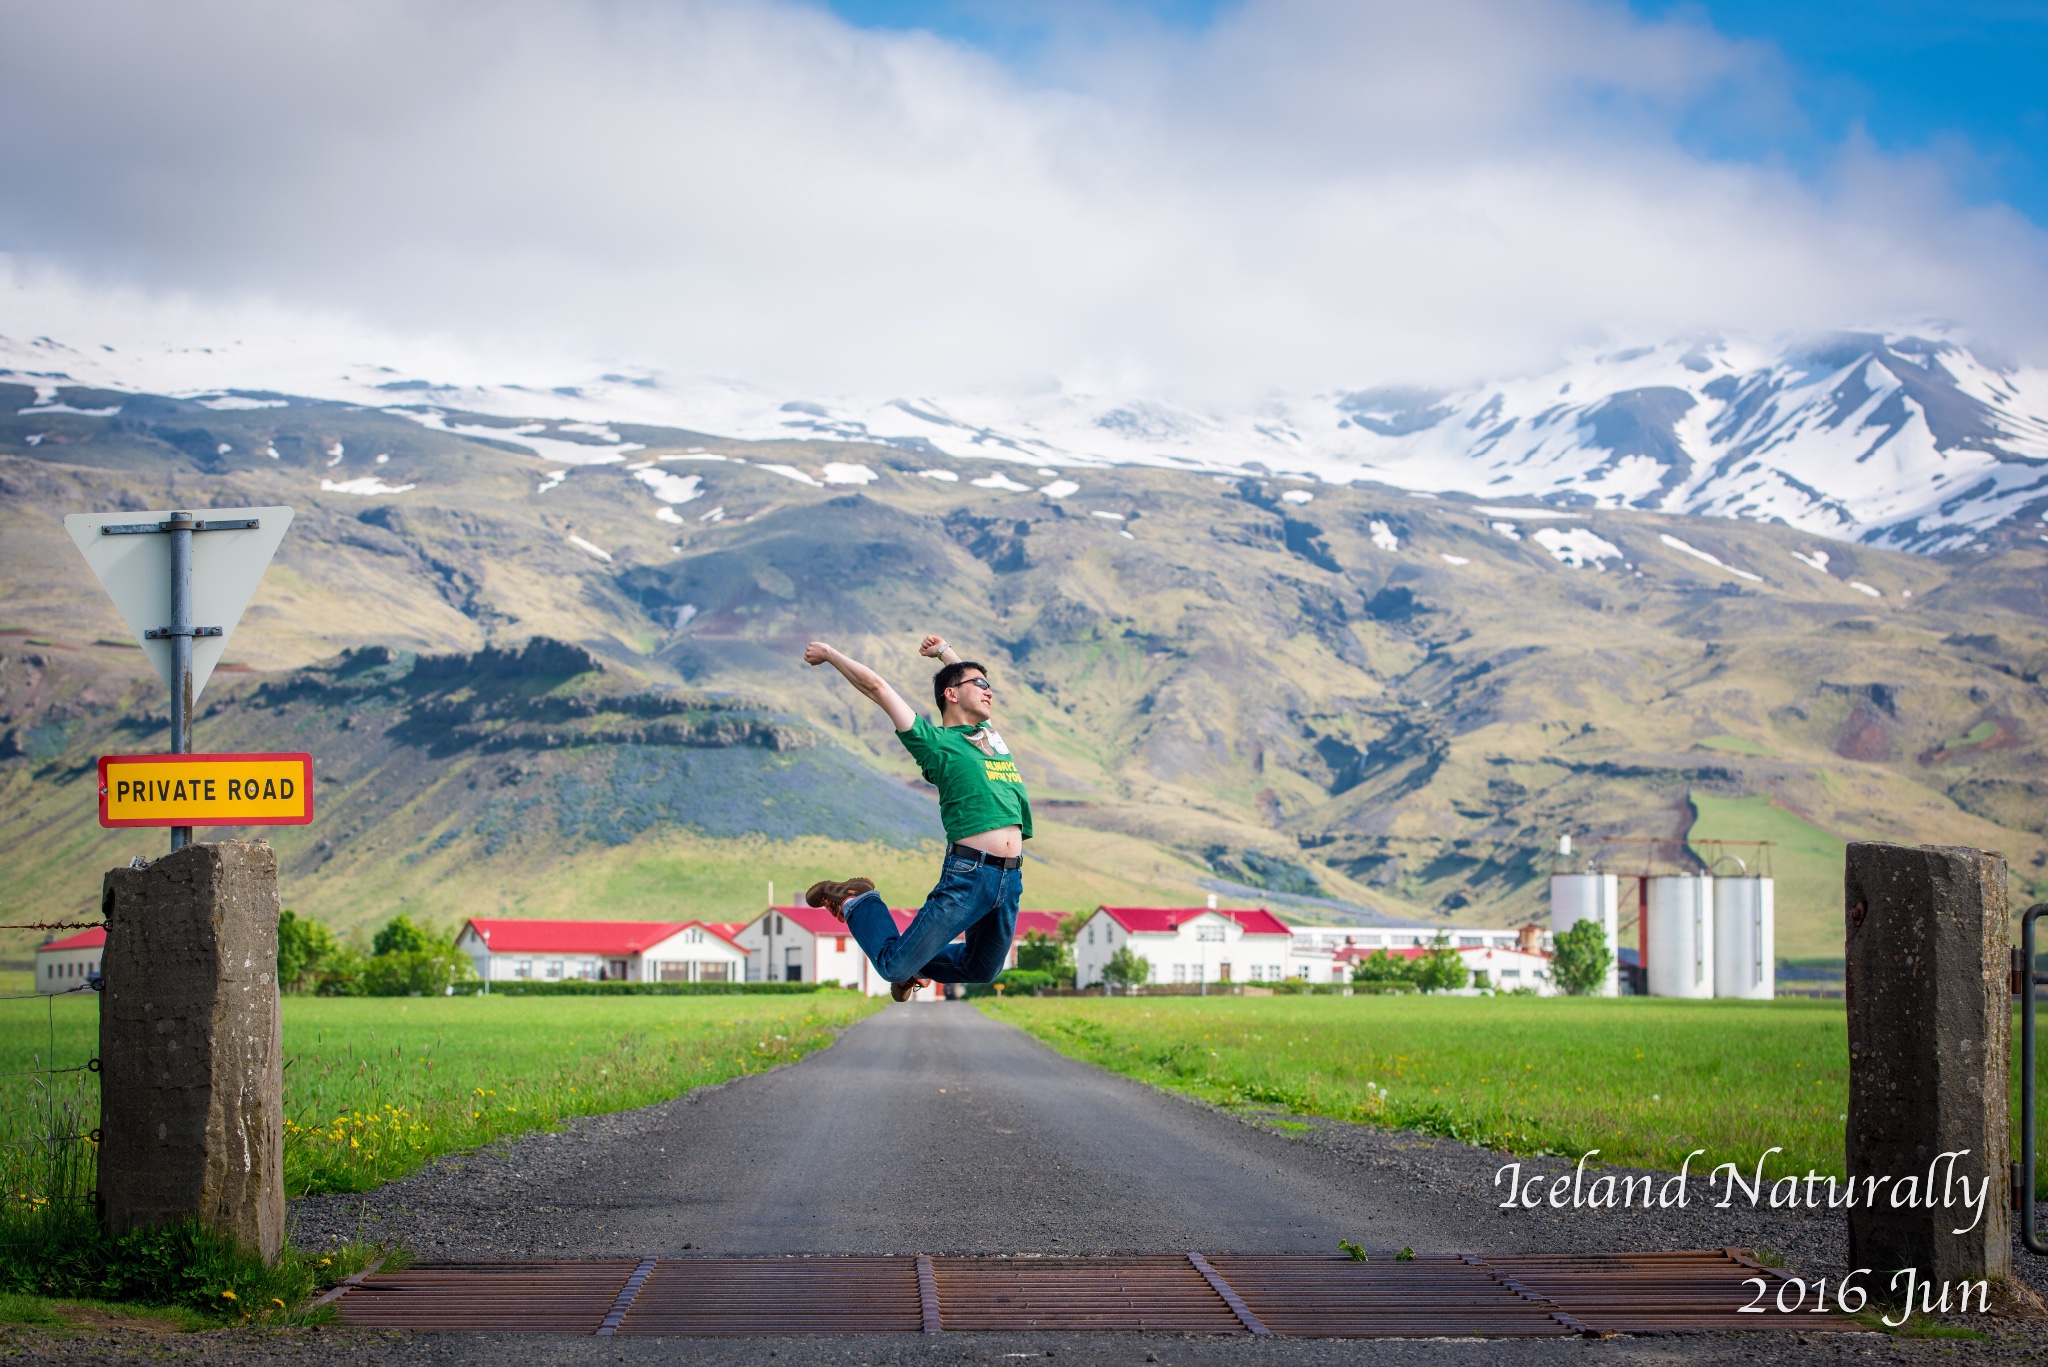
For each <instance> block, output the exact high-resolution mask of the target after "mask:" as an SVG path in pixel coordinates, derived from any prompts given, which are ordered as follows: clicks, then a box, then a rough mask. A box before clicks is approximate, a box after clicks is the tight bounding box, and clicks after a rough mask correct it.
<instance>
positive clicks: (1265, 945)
mask: <svg viewBox="0 0 2048 1367" xmlns="http://www.w3.org/2000/svg"><path fill="white" fill-rule="evenodd" d="M1126 945H1128V946H1130V949H1131V952H1132V953H1134V954H1137V955H1139V956H1141V957H1142V958H1144V959H1145V960H1146V961H1147V962H1148V963H1149V964H1150V965H1151V977H1150V978H1149V979H1148V981H1150V982H1154V983H1162V984H1164V983H1203V982H1211V983H1234V982H1235V983H1277V982H1279V981H1280V980H1281V979H1283V978H1287V977H1295V976H1300V970H1302V969H1304V968H1306V969H1307V970H1308V971H1309V972H1310V973H1311V974H1313V972H1314V970H1315V968H1316V967H1317V966H1319V964H1321V965H1327V964H1329V963H1331V962H1332V961H1331V960H1330V958H1329V957H1328V956H1327V955H1319V953H1318V951H1316V950H1315V949H1314V948H1313V947H1311V948H1307V949H1303V950H1299V951H1298V950H1297V949H1296V948H1295V944H1294V934H1293V932H1292V931H1291V930H1289V929H1288V927H1287V926H1286V925H1285V924H1284V923H1283V922H1282V921H1281V920H1280V918H1279V917H1277V916H1275V915H1274V914H1273V913H1272V912H1270V911H1267V910H1266V909H1265V908H1264V907H1259V908H1257V909H1255V910H1233V909H1230V908H1223V909H1218V908H1214V907H1097V908H1096V909H1095V910H1094V911H1093V912H1092V913H1090V915H1089V916H1088V918H1087V919H1086V920H1084V921H1083V922H1081V932H1080V934H1079V935H1078V936H1076V937H1075V940H1074V967H1075V970H1076V972H1075V978H1076V981H1077V982H1078V984H1079V985H1080V986H1082V987H1092V986H1094V985H1095V984H1096V983H1099V982H1102V981H1103V976H1102V975H1103V970H1104V969H1105V968H1107V967H1108V965H1109V960H1110V957H1111V956H1112V955H1114V954H1115V953H1116V952H1117V951H1118V950H1119V949H1122V948H1123V947H1124V946H1126ZM1328 971H1329V970H1328V968H1327V967H1326V968H1325V972H1326V973H1327V972H1328ZM1320 981H1324V982H1328V981H1330V979H1329V978H1328V977H1324V978H1322V979H1320Z"/></svg>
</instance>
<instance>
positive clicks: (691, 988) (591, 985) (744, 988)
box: [456, 978, 838, 997]
mask: <svg viewBox="0 0 2048 1367" xmlns="http://www.w3.org/2000/svg"><path fill="white" fill-rule="evenodd" d="M468 986H470V984H466V983H465V984H460V985H458V986H457V988H456V991H458V992H459V991H461V990H462V989H463V988H464V987H468ZM823 986H825V984H823V983H621V982H590V981H588V980H586V979H582V978H569V979H564V980H563V981H561V982H534V981H532V980H530V979H523V978H522V979H516V980H514V981H511V982H494V983H492V984H491V985H490V995H492V996H494V997H737V996H741V995H743V994H744V995H754V994H760V993H768V994H771V995H772V994H777V993H783V994H787V993H801V992H816V991H817V990H818V989H819V988H821V987H823ZM833 986H834V987H837V986H838V984H837V983H834V984H833ZM475 987H476V988H477V989H480V988H481V987H482V984H476V985H475Z"/></svg>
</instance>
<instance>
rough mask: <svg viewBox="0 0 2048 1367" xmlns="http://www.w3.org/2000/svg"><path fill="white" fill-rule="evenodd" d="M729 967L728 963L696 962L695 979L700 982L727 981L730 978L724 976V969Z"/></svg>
mask: <svg viewBox="0 0 2048 1367" xmlns="http://www.w3.org/2000/svg"><path fill="white" fill-rule="evenodd" d="M730 967H731V965H730V964H698V965H697V981H698V982H700V983H722V982H729V981H731V979H729V978H728V977H727V976H726V970H727V969H729V968H730Z"/></svg>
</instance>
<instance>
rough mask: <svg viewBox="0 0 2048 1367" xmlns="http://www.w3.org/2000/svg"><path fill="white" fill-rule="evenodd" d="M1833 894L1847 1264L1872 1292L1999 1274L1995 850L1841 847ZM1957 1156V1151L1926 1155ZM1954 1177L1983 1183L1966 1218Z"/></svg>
mask: <svg viewBox="0 0 2048 1367" xmlns="http://www.w3.org/2000/svg"><path fill="white" fill-rule="evenodd" d="M1842 895H1843V906H1844V911H1845V913H1846V915H1845V922H1846V923H1845V931H1846V945H1845V950H1846V958H1847V963H1846V965H1845V975H1844V976H1845V986H1846V988H1847V997H1848V1007H1849V1120H1848V1132H1847V1136H1846V1138H1847V1143H1848V1167H1849V1180H1850V1182H1851V1183H1852V1184H1853V1186H1854V1188H1855V1194H1856V1204H1855V1205H1854V1206H1853V1207H1852V1208H1851V1209H1850V1210H1849V1265H1850V1266H1851V1267H1868V1268H1874V1269H1876V1270H1877V1272H1878V1273H1879V1274H1880V1275H1879V1276H1878V1277H1877V1278H1876V1279H1875V1287H1876V1288H1877V1289H1878V1290H1879V1291H1880V1292H1881V1291H1882V1289H1883V1288H1884V1287H1885V1285H1886V1284H1887V1278H1888V1276H1889V1274H1890V1273H1891V1272H1892V1271H1894V1270H1896V1269H1899V1268H1906V1267H1910V1268H1915V1269H1917V1270H1918V1273H1919V1277H1920V1279H1921V1280H1922V1281H1932V1282H1943V1283H1952V1282H1955V1281H1957V1280H1964V1279H1967V1280H1972V1281H1974V1280H1976V1279H1978V1278H1982V1277H1991V1278H2006V1277H2010V1275H2011V1261H2012V1233H2011V1226H2010V1214H2009V1209H2008V1208H2009V1207H2010V1205H2011V1204H2012V1198H2011V1193H2010V1191H2008V1190H2007V1188H2008V1186H2009V1185H2010V1183H2011V1175H2010V1174H2011V1167H2010V1159H2011V1155H2010V1152H2009V1148H2010V1127H2011V1123H2012V1120H2011V1113H2010V1110H2009V1108H2008V1106H2007V1100H2006V1094H2007V1085H2006V1079H2007V1074H2008V1071H2009V1069H2010V1067H2011V1064H2010V1057H2011V1049H2012V998H2011V986H2010V974H2011V968H2012V960H2011V949H2010V941H2011V930H2010V927H2009V925H2008V917H2007V915H2006V904H2005V860H2004V858H2003V857H2001V856H1999V855H1996V854H1990V853H1987V852H1985V851H1982V850H1971V849H1960V848H1952V847H1946V846H1936V845H1922V846H1918V847H1913V846H1905V845H1887V844H1881V843H1878V842H1861V841H1859V842H1852V843H1851V844H1850V846H1849V852H1848V862H1847V868H1846V873H1845V877H1844V879H1843V894H1842ZM1958 1150H1967V1151H1968V1152H1967V1155H1966V1156H1964V1157H1960V1158H1953V1159H1944V1158H1943V1157H1942V1155H1943V1154H1953V1153H1955V1152H1956V1151H1958ZM1951 1169H1952V1171H1951ZM1965 1178H1967V1179H1968V1194H1969V1196H1970V1197H1973V1198H1974V1197H1976V1196H1977V1193H1978V1190H1979V1189H1978V1187H1977V1183H1978V1182H1979V1181H1983V1182H1986V1183H1988V1184H1989V1190H1988V1191H1987V1192H1985V1193H1984V1194H1983V1197H1982V1202H1981V1209H1982V1217H1981V1218H1978V1209H1979V1207H1978V1205H1977V1203H1976V1202H1975V1201H1974V1200H1973V1201H1972V1202H1971V1204H1970V1205H1969V1207H1968V1208H1965V1207H1964V1205H1963V1204H1962V1202H1963V1201H1964V1199H1965V1198H1964V1195H1963V1184H1962V1181H1961V1179H1965ZM1873 1181H1875V1189H1874V1193H1873V1192H1872V1183H1873ZM1873 1196H1874V1199H1873ZM1909 1198H1910V1199H1909ZM1944 1202H1946V1203H1947V1204H1944ZM1972 1225H1974V1227H1973V1228H1967V1227H1970V1226H1972ZM1966 1228H1967V1232H1964V1233H1956V1232H1954V1231H1957V1230H1964V1229H1966Z"/></svg>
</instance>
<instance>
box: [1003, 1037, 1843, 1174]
mask: <svg viewBox="0 0 2048 1367" xmlns="http://www.w3.org/2000/svg"><path fill="white" fill-rule="evenodd" d="M981 1009H982V1010H984V1011H986V1012H988V1013H989V1014H990V1015H991V1016H994V1017H996V1018H997V1019H999V1020H1005V1021H1009V1022H1011V1023H1012V1024H1014V1025H1017V1026H1019V1027H1021V1028H1023V1029H1025V1030H1028V1031H1030V1032H1031V1033H1032V1034H1033V1035H1036V1036H1037V1037H1038V1038H1039V1039H1041V1040H1044V1041H1045V1042H1046V1043H1047V1044H1049V1045H1051V1046H1052V1047H1053V1048H1055V1049H1057V1050H1059V1051H1060V1052H1061V1053H1064V1054H1066V1055H1068V1056H1070V1057H1073V1058H1078V1059H1083V1060H1086V1061H1087V1062H1090V1063H1096V1064H1100V1065H1102V1066H1104V1067H1107V1068H1111V1069H1114V1070H1115V1071H1117V1072H1120V1073H1124V1074H1127V1075H1129V1076H1131V1077H1134V1078H1137V1079H1139V1080H1140V1081H1143V1082H1148V1083H1152V1084H1154V1085H1157V1086H1161V1087H1166V1088H1170V1089H1172V1090H1175V1091H1180V1092H1185V1093H1188V1094H1189V1095H1192V1096H1197V1097H1201V1098H1203V1099H1205V1100H1209V1101H1215V1102H1220V1103H1223V1104H1226V1105H1249V1106H1267V1107H1276V1108H1279V1109H1281V1110H1285V1111H1290V1112H1293V1113H1295V1114H1299V1115H1317V1116H1328V1117H1331V1118H1334V1119H1339V1120H1349V1121H1362V1122H1366V1123H1371V1124H1376V1125H1386V1126H1390V1127H1398V1128H1404V1129H1415V1130H1420V1131H1422V1132H1424V1133H1428V1134H1437V1135H1443V1136H1445V1137H1448V1138H1456V1139H1461V1140H1465V1141H1467V1142H1471V1143H1477V1144H1486V1145H1490V1146H1492V1147H1496V1148H1501V1149H1505V1150H1508V1151H1510V1152H1513V1153H1521V1154H1567V1155H1572V1156H1576V1155H1578V1154H1580V1153H1583V1152H1585V1151H1586V1150H1588V1149H1598V1150H1600V1151H1601V1158H1600V1159H1599V1160H1595V1161H1605V1162H1609V1163H1620V1164H1630V1165H1641V1166H1645V1167H1658V1168H1675V1167H1677V1166H1678V1164H1679V1163H1680V1162H1681V1161H1682V1160H1683V1159H1684V1157H1685V1155H1686V1154H1687V1153H1688V1152H1690V1151H1691V1150H1693V1149H1705V1150H1707V1154H1706V1156H1705V1160H1704V1161H1705V1162H1706V1163H1708V1164H1712V1163H1719V1162H1722V1161H1724V1160H1736V1161H1739V1162H1741V1163H1742V1164H1743V1166H1744V1170H1745V1172H1747V1171H1748V1170H1750V1168H1751V1167H1753V1165H1754V1164H1755V1162H1756V1159H1757V1157H1758V1155H1759V1154H1761V1153H1762V1152H1763V1151H1764V1150H1765V1149H1768V1148H1770V1147H1772V1146H1774V1145H1779V1146H1783V1149H1784V1152H1783V1153H1781V1154H1778V1155H1776V1156H1774V1157H1773V1158H1772V1159H1771V1160H1770V1161H1769V1162H1767V1163H1766V1164H1765V1171H1766V1172H1767V1173H1773V1174H1777V1173H1786V1172H1798V1173H1804V1172H1806V1171H1807V1170H1808V1169H1809V1168H1811V1169H1813V1170H1815V1171H1818V1172H1821V1173H1835V1174H1840V1173H1841V1172H1842V1115H1843V1113H1844V1112H1845V1111H1846V1110H1847V1098H1848V1051H1847V1038H1846V1026H1845V1018H1844V1015H1843V1011H1842V1007H1841V1005H1840V1004H1839V1003H1832V1002H1805V1001H1778V1002H1732V1001H1731V1002H1681V1001H1664V1000H1651V999H1634V998H1624V999H1620V1000H1599V999H1579V998H1572V999H1560V998H1534V997H1491V998H1487V997H1479V998H1473V997H1263V998H1260V997H1209V998H1199V997H1196V998H1190V997H1177V998H1160V999H1146V998H1143V997H1139V998H1123V999H1102V998H1085V997H1084V998H1072V997H1070V998H1020V999H1015V1000H1012V999H1009V998H1004V999H1001V1000H998V1001H984V1002H982V1003H981ZM1699 1164H1700V1160H1695V1164H1694V1170H1695V1171H1699V1170H1700V1167H1699Z"/></svg>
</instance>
